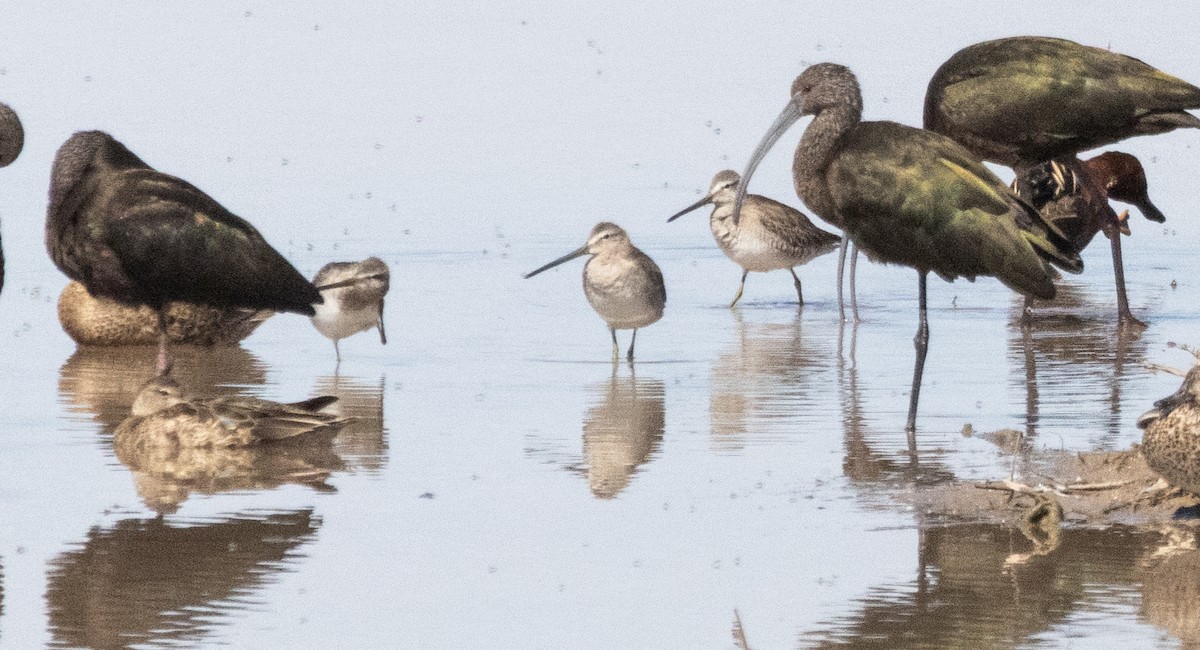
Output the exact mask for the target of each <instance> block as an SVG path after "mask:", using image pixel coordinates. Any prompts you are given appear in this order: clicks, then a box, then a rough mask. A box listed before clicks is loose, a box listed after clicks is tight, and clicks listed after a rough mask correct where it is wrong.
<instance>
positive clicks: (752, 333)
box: [709, 310, 830, 451]
mask: <svg viewBox="0 0 1200 650" xmlns="http://www.w3.org/2000/svg"><path fill="white" fill-rule="evenodd" d="M732 313H733V319H734V324H735V326H736V328H737V339H736V340H735V341H734V342H733V344H732V345H730V346H729V347H728V348H727V349H726V350H725V352H723V353H722V354H720V355H719V356H718V357H717V359H716V361H715V362H714V363H713V368H712V398H711V401H710V402H709V419H710V423H711V424H710V426H711V432H712V440H713V445H714V446H715V447H717V448H718V449H725V450H732V451H736V450H739V449H742V448H743V447H744V446H745V444H746V437H747V435H748V433H749V432H754V434H755V435H763V433H764V432H765V433H766V434H767V435H784V434H783V430H784V424H785V422H783V420H785V419H789V418H794V417H795V416H796V415H797V414H803V413H805V412H809V411H810V407H812V406H814V405H815V404H816V403H817V402H818V401H819V399H820V397H818V396H817V395H815V394H814V392H813V390H812V387H813V386H816V385H819V383H820V381H822V379H821V377H822V375H823V374H824V373H825V371H826V370H828V369H829V363H830V361H829V357H830V355H829V354H828V353H827V352H826V351H823V350H818V349H813V348H812V347H811V346H806V345H805V343H804V340H803V328H802V327H801V324H800V316H801V312H800V311H797V312H796V314H795V315H794V316H793V317H792V320H791V321H790V322H787V323H753V322H751V323H748V322H746V320H745V319H744V318H743V316H742V313H741V310H733V312H732ZM790 428H791V427H788V429H790Z"/></svg>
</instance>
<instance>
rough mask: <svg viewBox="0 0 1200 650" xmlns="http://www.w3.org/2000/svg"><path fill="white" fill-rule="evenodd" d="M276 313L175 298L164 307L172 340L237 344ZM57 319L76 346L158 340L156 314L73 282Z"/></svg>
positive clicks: (207, 344) (62, 296)
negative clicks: (100, 294)
mask: <svg viewBox="0 0 1200 650" xmlns="http://www.w3.org/2000/svg"><path fill="white" fill-rule="evenodd" d="M274 313H275V312H273V311H271V310H269V309H263V310H254V309H242V308H237V307H232V308H228V307H226V308H222V307H209V306H207V305H197V304H193V303H187V302H173V303H170V305H168V306H167V308H166V321H167V339H168V341H169V342H170V343H172V344H176V345H178V344H183V345H200V346H204V347H210V346H213V345H236V344H237V343H238V342H239V341H241V340H243V339H245V338H246V337H247V336H250V334H251V333H253V332H254V330H256V329H258V326H259V325H262V324H263V323H264V322H265V321H266V320H267V319H268V318H270V317H271V316H272V315H273V314H274ZM58 321H59V323H61V324H62V328H63V330H64V331H65V332H66V333H67V334H68V335H69V336H70V337H71V339H73V340H74V341H75V343H77V344H78V345H92V346H120V345H156V344H158V314H157V313H156V312H155V311H154V310H153V309H150V308H149V307H146V306H145V305H139V306H133V305H126V304H122V303H119V302H117V301H115V300H110V299H108V298H98V297H96V296H93V295H92V294H91V293H88V290H87V288H86V287H84V286H83V285H82V284H80V283H78V282H75V281H71V282H69V283H67V286H66V287H64V288H63V290H62V293H61V294H59V296H58Z"/></svg>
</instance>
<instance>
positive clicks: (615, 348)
mask: <svg viewBox="0 0 1200 650" xmlns="http://www.w3.org/2000/svg"><path fill="white" fill-rule="evenodd" d="M608 332H609V333H610V334H612V340H613V363H616V362H617V360H618V359H620V358H621V348H620V347H619V346H618V345H617V330H616V328H615V327H610V328H608ZM629 350H630V353H632V351H633V346H632V345H631V346H629Z"/></svg>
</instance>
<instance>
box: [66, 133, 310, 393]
mask: <svg viewBox="0 0 1200 650" xmlns="http://www.w3.org/2000/svg"><path fill="white" fill-rule="evenodd" d="M46 248H47V249H48V250H49V253H50V258H51V259H52V260H54V264H55V265H56V266H57V267H58V268H59V270H61V271H62V272H63V273H65V274H66V275H67V277H69V278H71V279H72V280H76V281H78V282H80V283H82V284H83V285H84V286H85V287H87V289H88V292H89V293H91V294H92V295H93V296H102V297H105V298H111V299H113V300H116V301H118V302H123V303H126V304H130V305H146V306H147V307H150V308H151V309H154V310H156V311H157V312H158V326H159V348H158V363H157V366H158V371H159V373H160V374H166V373H167V372H168V371H169V370H170V366H171V364H170V353H169V351H168V336H167V329H168V327H167V311H166V308H167V304H168V303H170V302H172V301H184V302H190V303H196V304H201V305H209V306H212V307H244V308H251V309H271V310H275V311H291V312H296V313H300V314H306V315H312V314H313V313H314V311H313V304H314V303H320V302H321V294H320V293H318V292H317V290H316V288H315V287H313V285H312V284H311V283H310V282H309V281H308V280H306V279H305V278H304V276H302V275H300V273H299V272H298V271H296V269H295V268H293V267H292V265H291V264H289V263H288V261H287V260H285V259H284V258H283V256H282V255H280V254H279V253H278V252H276V251H275V249H273V248H271V246H270V245H269V244H267V242H266V240H265V239H263V237H262V235H260V234H259V232H258V231H257V230H255V228H254V226H251V225H250V224H249V223H247V222H246V221H245V220H244V219H241V218H240V217H238V216H236V215H234V214H233V213H231V212H229V211H228V210H226V209H225V208H223V207H221V205H220V204H219V203H217V202H216V201H215V200H213V199H212V198H211V197H209V196H208V195H207V194H205V193H204V192H201V191H200V190H199V189H197V188H196V187H195V186H193V185H192V184H190V183H188V182H187V181H184V180H182V179H179V178H176V177H174V176H169V175H167V174H163V173H161V172H158V171H155V170H154V169H152V168H151V167H150V166H149V165H147V164H146V163H145V162H143V161H142V160H141V159H140V158H138V157H137V156H135V155H134V154H133V152H131V151H130V150H129V149H127V148H125V146H124V145H122V144H121V143H120V142H117V141H116V140H115V139H113V137H112V136H110V135H108V134H107V133H104V132H101V131H81V132H79V133H76V134H74V135H72V136H71V137H70V138H69V139H68V140H67V141H66V142H65V143H64V144H63V145H62V147H60V148H59V150H58V153H57V154H56V155H55V158H54V167H53V169H52V170H51V178H50V205H49V208H48V210H47V213H46Z"/></svg>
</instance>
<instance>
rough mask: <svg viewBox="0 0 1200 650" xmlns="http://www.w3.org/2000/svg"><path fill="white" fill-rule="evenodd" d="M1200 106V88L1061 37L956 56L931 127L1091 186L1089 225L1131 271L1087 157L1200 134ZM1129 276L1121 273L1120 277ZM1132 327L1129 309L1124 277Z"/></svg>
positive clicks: (1085, 190)
mask: <svg viewBox="0 0 1200 650" xmlns="http://www.w3.org/2000/svg"><path fill="white" fill-rule="evenodd" d="M1194 108H1200V88H1197V87H1196V86H1193V85H1192V84H1190V83H1187V82H1186V81H1183V80H1182V79H1178V78H1176V77H1173V76H1171V75H1169V74H1166V73H1164V72H1162V71H1160V70H1157V69H1155V68H1154V67H1152V66H1150V65H1147V64H1146V63H1143V62H1142V61H1139V60H1138V59H1135V58H1133V57H1130V56H1126V55H1124V54H1118V53H1116V52H1112V51H1110V50H1106V49H1102V48H1098V47H1089V46H1086V45H1081V44H1079V43H1075V42H1073V41H1068V40H1064V39H1058V38H1043V37H1035V36H1019V37H1013V38H1002V39H997V40H992V41H985V42H982V43H977V44H975V45H971V46H969V47H966V48H963V49H962V50H959V51H958V52H956V53H955V54H954V55H953V56H951V57H950V59H948V60H947V61H946V62H945V63H943V64H942V65H941V67H939V68H938V70H937V72H935V73H934V75H933V78H932V79H931V80H930V81H929V87H928V89H927V90H926V94H925V128H927V129H930V130H932V131H936V132H938V133H942V134H945V135H947V136H949V137H951V138H954V139H955V140H956V141H958V142H959V143H961V144H962V145H963V146H965V147H966V148H967V149H968V150H970V151H971V153H973V154H975V155H976V156H978V157H980V158H982V159H984V160H987V161H990V162H994V163H999V164H1002V165H1008V166H1009V167H1012V168H1013V169H1014V170H1016V172H1017V175H1018V176H1021V175H1022V174H1023V173H1024V172H1025V170H1026V169H1028V168H1030V167H1033V166H1036V165H1040V164H1042V163H1045V162H1048V161H1051V160H1057V161H1058V162H1059V163H1060V164H1062V165H1064V166H1065V167H1066V168H1068V169H1070V170H1071V171H1073V172H1074V173H1075V174H1076V175H1077V177H1078V179H1079V180H1080V182H1081V186H1082V187H1081V190H1080V194H1081V196H1082V201H1081V205H1080V206H1079V208H1077V209H1081V210H1088V211H1092V212H1094V213H1095V214H1093V215H1090V216H1089V217H1088V219H1090V220H1095V221H1097V222H1099V223H1101V224H1103V226H1102V227H1103V229H1104V231H1105V234H1106V235H1107V236H1108V238H1109V240H1110V241H1111V245H1112V254H1113V262H1114V264H1113V265H1114V266H1115V267H1116V268H1117V269H1120V268H1121V248H1120V246H1121V239H1120V237H1118V236H1117V234H1118V231H1119V230H1120V228H1121V223H1120V220H1119V219H1118V218H1117V215H1116V213H1115V212H1113V210H1112V208H1111V207H1109V205H1108V201H1107V200H1106V198H1107V196H1108V194H1107V192H1106V191H1105V189H1104V184H1103V182H1102V180H1101V179H1100V178H1098V177H1097V176H1096V175H1095V174H1094V173H1093V172H1092V169H1093V166H1088V165H1084V164H1082V163H1081V162H1080V161H1079V159H1078V158H1077V157H1076V155H1077V154H1078V153H1079V152H1081V151H1087V150H1088V149H1094V148H1096V147H1101V146H1104V145H1107V144H1112V143H1114V142H1118V141H1120V140H1124V139H1125V138H1129V137H1132V136H1137V135H1153V134H1157V133H1165V132H1167V131H1173V130H1175V129H1177V128H1182V127H1187V128H1196V127H1200V119H1198V118H1196V117H1195V116H1193V115H1191V114H1189V113H1187V112H1186V109H1194ZM1118 272H1119V271H1118ZM1117 309H1118V316H1119V318H1120V320H1121V322H1122V323H1129V324H1138V325H1140V324H1141V323H1140V322H1139V321H1137V319H1135V318H1134V317H1133V314H1132V313H1131V312H1130V310H1129V300H1128V298H1127V297H1126V295H1125V286H1124V282H1123V280H1122V279H1121V278H1120V276H1118V282H1117Z"/></svg>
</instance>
